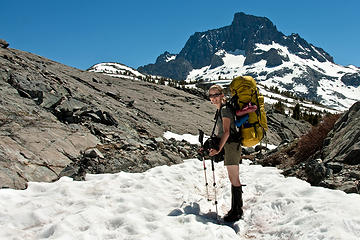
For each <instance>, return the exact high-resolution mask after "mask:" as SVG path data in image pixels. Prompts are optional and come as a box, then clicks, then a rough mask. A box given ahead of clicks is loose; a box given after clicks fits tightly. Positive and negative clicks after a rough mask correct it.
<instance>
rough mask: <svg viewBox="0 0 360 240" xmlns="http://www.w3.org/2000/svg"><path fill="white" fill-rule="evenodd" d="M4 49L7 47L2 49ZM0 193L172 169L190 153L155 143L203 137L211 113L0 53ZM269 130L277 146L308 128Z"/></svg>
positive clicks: (133, 84)
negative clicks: (168, 135)
mask: <svg viewBox="0 0 360 240" xmlns="http://www.w3.org/2000/svg"><path fill="white" fill-rule="evenodd" d="M6 47H7V46H6ZM0 91H1V98H0V139H1V140H0V188H5V187H10V188H17V189H23V188H25V187H26V183H27V182H28V181H54V180H57V179H58V178H59V177H60V176H64V175H66V176H72V177H74V178H76V179H82V178H83V176H84V174H85V173H87V172H90V173H109V172H111V173H113V172H119V171H131V172H139V171H144V170H146V169H148V168H151V167H154V166H157V165H162V164H174V163H179V162H181V161H182V159H186V158H190V157H191V158H192V157H195V155H196V148H197V147H196V146H193V145H190V144H187V143H184V142H177V141H174V140H168V139H164V138H163V134H164V132H166V131H171V132H174V133H178V134H184V133H190V134H197V133H198V129H199V128H201V129H203V130H205V132H206V133H208V134H209V133H210V131H211V128H212V125H213V122H212V119H213V114H214V108H213V106H211V104H210V103H209V101H208V100H207V99H205V98H203V97H202V95H203V94H202V93H200V94H198V95H194V94H192V93H188V92H185V91H182V90H178V89H175V88H172V87H169V86H163V85H157V84H153V83H148V82H145V81H139V80H134V78H133V77H130V78H125V77H123V78H121V77H120V78H119V77H116V78H115V77H112V76H108V75H104V74H100V73H93V72H87V71H81V70H78V69H75V68H71V67H68V66H65V65H63V64H60V63H57V62H54V61H51V60H49V59H46V58H43V57H40V56H37V55H34V54H31V53H28V52H23V51H20V50H16V49H11V48H5V47H4V48H0ZM288 121H289V124H288V128H289V131H287V132H286V134H285V135H284V134H283V133H282V132H283V127H282V126H283V125H282V124H280V122H283V121H282V120H276V121H274V123H271V122H270V123H269V125H270V126H273V127H270V129H271V132H269V140H270V143H272V144H279V143H280V142H282V141H283V140H284V139H290V140H291V139H294V138H297V137H299V135H301V134H303V133H305V132H306V131H307V129H308V128H309V126H308V125H306V124H302V123H299V124H300V125H298V126H299V129H301V130H299V131H293V130H291V129H293V127H292V125H294V124H295V125H296V124H297V122H296V121H294V120H292V119H288Z"/></svg>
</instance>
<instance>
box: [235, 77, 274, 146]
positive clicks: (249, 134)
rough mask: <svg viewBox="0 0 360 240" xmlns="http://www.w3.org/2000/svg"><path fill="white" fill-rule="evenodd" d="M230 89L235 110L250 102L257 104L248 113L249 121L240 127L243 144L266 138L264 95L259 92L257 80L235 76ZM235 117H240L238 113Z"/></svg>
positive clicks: (252, 143)
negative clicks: (253, 109)
mask: <svg viewBox="0 0 360 240" xmlns="http://www.w3.org/2000/svg"><path fill="white" fill-rule="evenodd" d="M229 89H230V93H231V96H232V98H231V100H230V104H231V105H232V106H233V107H234V109H235V111H236V110H238V111H241V110H242V109H244V108H246V107H248V106H249V103H250V106H256V107H255V109H256V110H255V111H252V112H249V113H247V114H248V116H246V117H248V118H247V121H246V122H245V123H244V124H242V125H241V126H240V127H239V128H240V129H239V131H240V136H241V144H242V146H245V147H252V146H254V145H256V144H258V143H259V142H260V141H261V140H262V139H263V138H264V136H265V135H266V131H267V130H268V125H267V120H266V112H265V107H264V96H263V95H262V94H261V93H260V92H259V89H258V88H257V87H256V81H255V80H254V78H252V77H251V76H239V77H236V78H234V79H233V80H232V82H231V83H230V86H229ZM235 118H238V117H237V116H236V114H235Z"/></svg>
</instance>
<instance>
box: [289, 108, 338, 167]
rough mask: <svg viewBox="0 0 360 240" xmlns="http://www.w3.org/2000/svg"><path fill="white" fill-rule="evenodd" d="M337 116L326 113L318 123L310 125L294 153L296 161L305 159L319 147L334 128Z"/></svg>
mask: <svg viewBox="0 0 360 240" xmlns="http://www.w3.org/2000/svg"><path fill="white" fill-rule="evenodd" d="M339 117H340V114H333V115H326V116H325V117H324V118H323V119H322V121H321V122H320V123H319V125H317V126H314V127H312V128H311V130H310V131H309V132H308V133H307V134H305V135H303V136H302V137H301V138H300V140H299V142H298V145H297V149H296V153H295V155H294V157H295V161H296V163H300V162H303V161H306V160H307V159H308V158H309V157H310V156H311V155H313V154H314V153H316V152H317V151H318V150H320V149H321V147H322V144H323V141H324V139H325V138H326V136H327V134H328V133H329V132H330V131H331V130H332V129H333V128H334V124H335V122H336V121H337V120H338V119H339Z"/></svg>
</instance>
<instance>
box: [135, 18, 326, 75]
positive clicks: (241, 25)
mask: <svg viewBox="0 0 360 240" xmlns="http://www.w3.org/2000/svg"><path fill="white" fill-rule="evenodd" d="M273 42H274V43H278V44H280V45H283V46H286V47H288V49H289V51H290V52H291V53H293V54H295V55H297V56H299V57H301V58H303V59H312V58H315V59H317V60H318V61H320V62H324V61H326V60H328V61H331V62H333V58H332V57H331V56H330V55H329V54H328V53H326V52H325V51H324V50H323V49H321V48H317V47H315V46H313V45H311V44H309V43H307V42H306V41H305V40H304V39H302V38H301V37H300V36H299V35H298V34H292V35H290V36H285V35H284V34H282V33H281V32H279V31H278V30H277V28H276V26H275V25H274V24H273V23H272V22H271V21H270V20H269V19H268V18H266V17H256V16H252V15H247V14H245V13H236V14H235V15H234V19H233V21H232V24H231V25H230V26H226V27H222V28H219V29H214V30H209V31H206V32H196V33H195V34H193V35H192V36H191V37H190V38H189V40H188V41H187V42H186V44H185V46H184V48H183V49H182V50H181V51H180V53H179V54H178V55H177V58H176V59H177V61H169V62H165V61H161V59H163V58H164V56H168V54H169V53H167V52H165V53H164V54H162V55H160V56H159V57H158V59H157V61H156V63H155V64H149V65H146V66H142V67H140V68H138V70H139V71H140V72H143V73H147V74H154V75H161V76H164V77H171V78H173V79H177V80H184V79H186V76H187V74H188V73H189V72H190V71H191V70H192V69H199V68H202V67H204V66H209V65H211V68H215V67H216V66H221V65H220V64H221V62H220V61H218V60H217V59H216V58H217V57H215V59H214V56H216V54H215V53H217V52H218V51H219V50H225V51H227V52H231V51H235V50H243V51H245V53H246V54H245V55H246V60H245V64H247V65H249V64H252V63H256V62H258V61H260V60H262V59H264V60H266V61H267V64H266V66H268V67H275V66H279V65H280V64H282V62H284V61H289V58H288V57H287V56H286V55H284V53H279V52H278V51H277V50H275V49H270V50H269V51H267V52H259V50H257V48H256V45H255V44H256V43H261V44H272V43H273ZM304 49H306V51H304ZM214 61H215V64H214ZM182 65H186V66H187V67H186V68H184V67H182ZM179 67H180V68H182V69H183V70H184V71H181V73H179V72H178V73H173V71H171V70H175V69H176V68H179ZM170 69H171V70H170Z"/></svg>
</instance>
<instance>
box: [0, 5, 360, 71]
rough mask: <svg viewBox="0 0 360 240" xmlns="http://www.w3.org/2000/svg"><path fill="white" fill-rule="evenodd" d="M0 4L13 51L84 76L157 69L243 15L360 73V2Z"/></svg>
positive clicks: (0, 31)
mask: <svg viewBox="0 0 360 240" xmlns="http://www.w3.org/2000/svg"><path fill="white" fill-rule="evenodd" d="M0 6H1V11H0V12H1V13H0V38H2V39H5V40H6V41H8V42H9V43H10V47H11V48H16V49H20V50H23V51H27V52H32V53H35V54H38V55H40V56H44V57H47V58H49V59H52V60H54V61H57V62H60V63H63V64H66V65H69V66H72V67H76V68H79V69H83V70H85V69H87V68H89V67H90V66H92V65H94V64H96V63H99V62H120V63H123V64H125V65H128V66H130V67H133V68H137V67H139V66H141V65H145V64H149V63H154V62H155V60H156V58H157V57H158V56H159V55H160V54H161V53H163V52H164V51H169V52H171V53H179V52H180V50H181V49H182V48H183V47H184V45H185V43H186V41H187V40H188V38H189V37H190V36H191V35H192V34H194V33H195V32H203V31H207V30H210V29H215V28H219V27H224V26H228V25H230V24H231V22H232V19H233V16H234V13H236V12H245V13H246V14H251V15H255V16H261V17H267V18H269V19H270V20H271V21H272V22H273V23H274V24H275V25H276V26H277V29H278V30H279V31H280V32H282V33H284V34H285V35H290V34H291V33H298V34H300V36H301V37H302V38H304V39H305V40H306V41H308V42H309V43H311V44H313V45H315V46H317V47H321V48H323V49H324V50H325V51H327V52H328V53H329V54H330V55H332V56H333V57H334V60H335V63H338V64H341V65H348V64H353V65H356V66H358V67H360V17H359V14H360V1H359V0H347V1H335V0H311V1H310V0H302V1H289V0H279V1H276V0H274V1H269V0H256V1H250V0H247V1H245V0H223V1H219V0H217V1H215V0H192V1H189V0H178V1H174V0H173V1H172V0H159V1H156V0H141V1H137V0H129V1H128V0H118V1H115V0H111V1H106V0H103V1H93V0H71V1H70V0H31V1H30V0H16V1H9V0H7V1H1V4H0Z"/></svg>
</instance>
